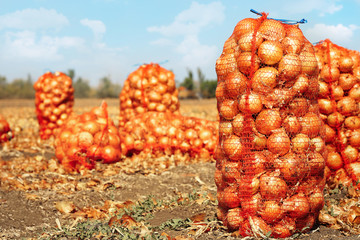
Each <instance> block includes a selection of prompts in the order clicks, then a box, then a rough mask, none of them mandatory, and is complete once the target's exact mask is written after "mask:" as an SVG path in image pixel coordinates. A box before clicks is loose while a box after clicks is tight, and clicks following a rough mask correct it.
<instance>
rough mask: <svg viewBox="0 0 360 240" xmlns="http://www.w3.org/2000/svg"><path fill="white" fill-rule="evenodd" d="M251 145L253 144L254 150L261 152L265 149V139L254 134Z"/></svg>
mask: <svg viewBox="0 0 360 240" xmlns="http://www.w3.org/2000/svg"><path fill="white" fill-rule="evenodd" d="M253 143H254V149H255V150H258V151H259V150H263V149H265V148H266V144H267V138H266V137H265V136H264V135H262V134H256V135H255V136H254V140H253Z"/></svg>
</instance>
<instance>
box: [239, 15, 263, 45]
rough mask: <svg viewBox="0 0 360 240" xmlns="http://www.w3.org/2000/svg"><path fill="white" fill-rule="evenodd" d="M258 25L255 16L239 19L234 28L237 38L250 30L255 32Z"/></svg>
mask: <svg viewBox="0 0 360 240" xmlns="http://www.w3.org/2000/svg"><path fill="white" fill-rule="evenodd" d="M257 25H258V21H257V20H256V19H254V18H245V19H243V20H241V21H239V22H238V23H237V24H236V26H235V28H234V35H235V38H236V40H239V39H240V37H241V36H242V35H244V34H245V33H248V32H253V31H254V29H255V27H256V26H257Z"/></svg>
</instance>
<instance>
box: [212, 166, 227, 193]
mask: <svg viewBox="0 0 360 240" xmlns="http://www.w3.org/2000/svg"><path fill="white" fill-rule="evenodd" d="M214 179H215V184H216V187H217V188H218V189H219V190H223V188H224V187H225V186H224V185H225V182H224V181H223V177H222V173H221V169H218V168H216V169H215V173H214Z"/></svg>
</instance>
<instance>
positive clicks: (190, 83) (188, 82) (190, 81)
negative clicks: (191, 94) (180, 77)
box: [181, 69, 195, 90]
mask: <svg viewBox="0 0 360 240" xmlns="http://www.w3.org/2000/svg"><path fill="white" fill-rule="evenodd" d="M181 86H183V87H185V88H186V89H188V90H194V88H195V85H194V77H193V73H192V71H191V70H189V69H188V76H187V77H186V78H185V79H184V81H183V82H182V83H181Z"/></svg>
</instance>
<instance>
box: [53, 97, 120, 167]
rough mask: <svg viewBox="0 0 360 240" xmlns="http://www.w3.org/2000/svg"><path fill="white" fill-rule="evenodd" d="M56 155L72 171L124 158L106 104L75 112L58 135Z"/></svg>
mask: <svg viewBox="0 0 360 240" xmlns="http://www.w3.org/2000/svg"><path fill="white" fill-rule="evenodd" d="M54 144H55V155H56V157H57V159H58V160H59V162H60V163H61V164H62V165H64V167H65V169H67V170H69V171H73V170H79V169H82V168H84V167H85V168H88V169H92V168H94V167H95V164H96V161H100V162H102V163H114V162H117V161H119V160H120V159H121V148H120V135H119V131H118V129H117V128H116V126H115V125H114V122H113V121H112V120H111V119H110V118H109V116H108V112H107V104H106V102H103V103H102V104H101V106H100V107H95V108H93V109H92V110H91V111H90V112H86V113H83V114H81V115H72V116H71V117H70V118H69V119H68V120H67V121H66V123H65V124H64V125H63V126H62V127H61V128H60V130H59V133H58V134H57V135H56V138H55V142H54Z"/></svg>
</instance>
